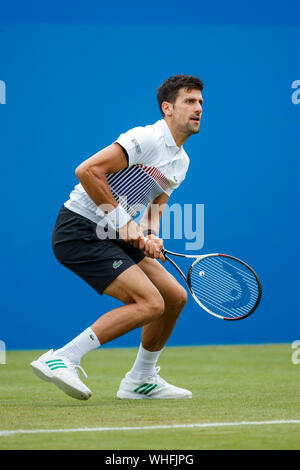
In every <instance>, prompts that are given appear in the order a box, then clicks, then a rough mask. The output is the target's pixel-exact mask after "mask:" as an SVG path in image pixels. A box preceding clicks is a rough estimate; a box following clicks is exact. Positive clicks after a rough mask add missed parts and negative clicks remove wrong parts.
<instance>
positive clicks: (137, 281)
mask: <svg viewBox="0 0 300 470" xmlns="http://www.w3.org/2000/svg"><path fill="white" fill-rule="evenodd" d="M104 293H105V294H107V295H109V296H111V297H115V298H117V299H119V300H120V301H121V302H123V303H124V304H125V305H124V306H122V307H118V308H116V309H114V310H111V311H109V312H107V313H106V314H104V315H103V316H101V317H100V318H99V319H98V320H96V321H95V323H94V324H93V325H91V328H92V330H93V331H94V333H95V334H96V335H97V337H98V339H99V341H100V343H101V344H105V343H107V342H109V341H112V340H113V339H115V338H118V337H120V336H122V335H124V334H125V333H128V332H129V331H131V330H134V329H135V328H138V327H140V326H143V325H146V324H147V323H149V322H153V321H154V320H156V319H157V318H158V317H160V316H161V315H162V313H163V311H164V301H163V297H162V296H161V294H160V293H159V291H158V290H157V288H156V287H155V286H154V284H153V283H152V282H151V281H150V279H148V277H147V276H146V275H145V274H144V273H143V271H142V270H141V269H140V268H139V267H138V266H137V265H135V266H131V267H130V268H128V269H127V270H126V271H124V272H123V273H122V274H120V276H118V277H117V278H116V279H115V280H114V281H113V282H112V283H111V284H110V286H108V287H107V289H105V291H104Z"/></svg>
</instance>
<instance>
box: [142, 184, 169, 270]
mask: <svg viewBox="0 0 300 470" xmlns="http://www.w3.org/2000/svg"><path fill="white" fill-rule="evenodd" d="M168 200H169V196H168V195H167V194H165V193H162V194H160V195H159V196H157V198H155V199H154V200H153V201H152V202H151V203H150V204H148V206H147V208H146V210H145V213H144V215H143V217H142V219H141V221H140V227H141V229H142V231H143V233H144V234H145V236H146V237H147V238H148V239H149V240H151V242H150V243H147V244H146V248H145V253H146V255H147V256H149V257H150V258H159V259H160V260H161V261H163V262H165V261H166V260H165V258H164V256H163V254H162V253H161V250H162V248H163V240H162V239H161V238H159V236H158V234H159V227H160V220H161V217H162V214H163V211H164V209H165V207H166V205H167V203H168ZM148 230H149V231H150V230H151V231H152V232H154V233H152V234H151V233H149V234H148V235H146V234H147V231H148Z"/></svg>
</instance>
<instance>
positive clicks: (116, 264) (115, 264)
mask: <svg viewBox="0 0 300 470" xmlns="http://www.w3.org/2000/svg"><path fill="white" fill-rule="evenodd" d="M121 264H123V261H122V260H121V259H120V260H119V261H114V262H113V265H112V267H113V268H114V269H117V268H119V267H120V266H121Z"/></svg>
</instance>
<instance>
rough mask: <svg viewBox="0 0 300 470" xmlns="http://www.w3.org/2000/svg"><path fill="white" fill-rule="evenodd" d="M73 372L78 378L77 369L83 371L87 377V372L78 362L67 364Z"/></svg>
mask: <svg viewBox="0 0 300 470" xmlns="http://www.w3.org/2000/svg"><path fill="white" fill-rule="evenodd" d="M69 367H70V368H71V369H72V370H73V371H74V372H76V374H77V375H78V377H79V378H80V376H79V373H78V369H79V370H81V372H82V373H83V375H84V377H85V378H86V379H87V373H86V372H85V370H84V369H83V367H81V365H80V364H70V366H69Z"/></svg>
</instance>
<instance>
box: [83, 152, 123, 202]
mask: <svg viewBox="0 0 300 470" xmlns="http://www.w3.org/2000/svg"><path fill="white" fill-rule="evenodd" d="M127 165H128V164H127V159H126V157H125V154H124V151H123V150H122V148H121V146H120V145H119V144H116V143H114V144H112V145H110V146H109V147H106V148H104V149H103V150H100V152H97V153H95V155H93V156H92V157H90V158H88V159H87V160H85V161H84V162H83V163H81V165H79V166H78V167H77V168H76V170H75V175H76V176H77V178H78V179H79V181H80V183H81V184H82V186H83V187H84V189H85V191H86V192H87V194H88V195H89V196H90V198H91V199H92V200H93V201H94V203H95V204H96V205H97V206H100V205H101V204H111V205H112V206H113V207H117V205H118V202H117V201H116V200H115V198H114V197H113V195H112V192H111V190H110V188H109V185H108V183H107V180H106V174H107V173H115V172H117V171H120V170H123V169H124V168H126V167H127Z"/></svg>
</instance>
